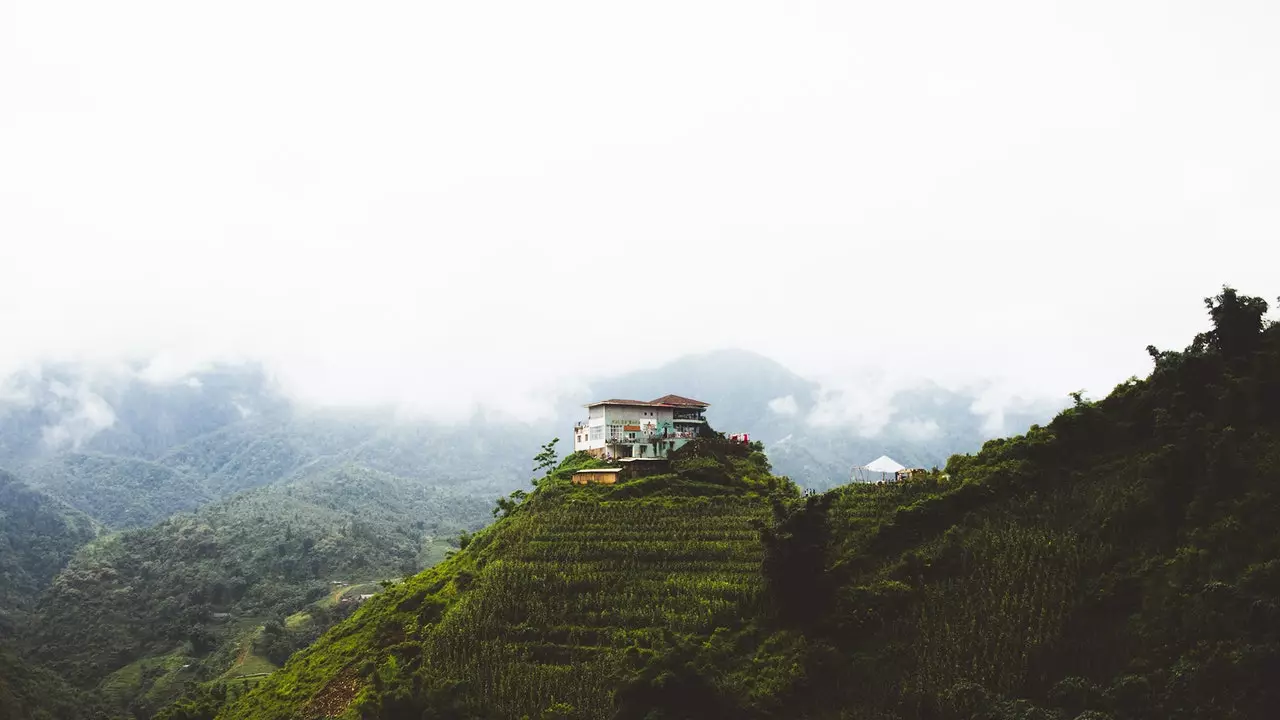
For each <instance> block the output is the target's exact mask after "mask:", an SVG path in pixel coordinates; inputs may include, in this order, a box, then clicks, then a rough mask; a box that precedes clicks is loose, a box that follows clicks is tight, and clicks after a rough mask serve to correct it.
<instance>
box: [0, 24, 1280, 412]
mask: <svg viewBox="0 0 1280 720" xmlns="http://www.w3.org/2000/svg"><path fill="white" fill-rule="evenodd" d="M1276 37H1280V6H1278V5H1277V4H1276V3H1274V2H1266V1H1258V2H1237V1H1234V0H1215V1H1214V2H1194V3H1193V2H1170V1H1168V0H1159V1H1151V2H1140V1H1134V0H1126V1H1125V2H1114V0H1112V1H1096V2H1095V1H1082V0H1073V1H1071V2H1063V3H1048V2H1031V1H1028V0H1010V1H1008V2H965V3H958V2H847V1H845V2H805V1H803V0H786V1H785V2H784V1H781V0H779V1H777V2H773V1H768V2H748V1H744V0H736V1H734V2H727V1H726V2H690V1H689V0H682V1H681V2H664V1H657V2H645V3H625V4H624V3H606V2H598V1H597V2H550V1H549V2H497V1H490V2H450V3H443V2H426V1H423V0H415V1H414V2H364V3H355V2H343V3H334V2H318V1H316V0H311V1H309V2H279V1H273V0H254V1H253V2H241V1H239V0H224V1H223V2H217V3H193V2H175V1H174V0H157V1H155V2H136V1H132V0H119V1H117V2H110V3H104V2H90V1H87V0H84V1H69V0H0V368H3V367H12V366H14V365H16V364H18V363H21V362H24V361H29V360H31V359H32V358H35V357H38V356H62V355H74V356H86V355H88V356H110V355H114V354H119V353H125V352H128V353H134V354H137V353H143V354H147V353H154V352H161V351H163V352H168V353H176V354H177V355H176V356H177V357H181V358H200V357H207V356H210V355H214V354H217V355H227V354H234V355H243V356H252V357H261V358H265V359H267V360H268V361H269V362H270V363H271V364H272V365H273V366H274V367H277V368H279V369H281V371H282V372H283V373H284V375H285V376H286V377H287V378H288V379H289V380H290V382H291V383H292V384H293V385H294V386H295V387H297V388H298V389H300V390H302V391H303V392H304V393H306V394H308V395H310V396H312V397H324V398H328V399H339V400H344V401H351V400H359V399H367V400H377V401H380V400H386V399H389V398H411V399H414V400H415V402H417V403H419V404H425V405H433V404H438V405H452V406H460V405H462V404H465V403H467V402H469V401H470V400H471V399H472V398H489V397H495V396H497V395H498V394H500V393H507V392H510V391H512V390H514V389H523V388H532V387H538V386H542V385H544V384H546V383H549V382H554V381H559V380H563V379H564V378H566V377H571V376H573V375H574V374H576V373H580V372H582V371H583V370H584V369H590V370H592V371H594V372H601V373H607V372H611V371H612V370H615V369H616V370H625V369H630V368H634V367H639V366H644V365H652V364H657V363H659V362H662V361H663V360H666V359H670V358H672V357H675V356H677V355H679V354H682V353H686V352H691V351H700V350H709V349H713V348H718V347H729V346H737V347H744V348H748V349H753V350H757V351H760V352H763V353H765V354H767V355H770V356H772V357H774V358H776V359H778V360H780V361H782V362H784V363H786V364H787V365H789V366H791V367H792V368H793V369H795V370H797V371H799V372H802V373H805V374H809V375H813V376H819V377H827V378H839V377H841V376H845V375H849V374H851V373H852V371H853V370H854V369H855V368H859V367H864V366H876V365H881V364H889V365H892V366H893V367H894V368H895V369H896V370H898V371H905V372H910V373H914V374H918V375H923V376H931V377H938V378H942V379H948V378H964V377H971V376H989V377H994V378H1000V379H1003V380H1007V381H1009V382H1012V383H1015V384H1018V385H1019V386H1022V387H1031V388H1035V389H1037V390H1040V391H1043V392H1045V393H1047V394H1050V395H1054V396H1061V395H1062V394H1063V393H1065V392H1066V391H1067V390H1073V389H1077V388H1081V387H1084V388H1088V389H1090V390H1091V391H1094V392H1095V393H1097V394H1102V393H1105V392H1106V391H1107V390H1108V389H1109V388H1110V387H1111V386H1113V385H1114V384H1115V383H1116V382H1118V381H1120V380H1122V379H1123V378H1125V377H1127V376H1129V375H1131V374H1145V373H1146V372H1147V370H1148V369H1149V366H1150V363H1149V360H1148V358H1147V357H1146V354H1145V352H1144V351H1143V347H1144V346H1146V345H1147V344H1148V343H1156V344H1158V345H1162V346H1166V347H1168V346H1176V347H1182V346H1183V345H1185V344H1186V343H1187V342H1188V341H1189V340H1190V338H1191V335H1192V334H1194V333H1195V332H1196V331H1198V330H1200V329H1202V327H1203V326H1204V325H1205V324H1206V318H1205V316H1204V313H1203V308H1202V306H1201V303H1200V298H1202V297H1203V296H1205V295H1208V294H1212V293H1213V292H1214V291H1215V290H1216V289H1217V288H1218V287H1219V286H1220V285H1221V284H1222V283H1223V282H1230V283H1232V284H1234V285H1235V286H1237V287H1238V288H1240V289H1241V290H1242V291H1245V292H1249V293H1251V294H1262V295H1264V296H1266V297H1267V298H1268V299H1269V300H1271V301H1274V300H1275V295H1276V294H1278V293H1280V280H1278V279H1277V278H1280V274H1278V273H1277V270H1276V269H1277V267H1280V202H1277V199H1278V198H1280V134H1278V131H1277V128H1280V43H1276V42H1275V38H1276Z"/></svg>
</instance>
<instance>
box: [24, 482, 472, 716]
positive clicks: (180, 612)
mask: <svg viewBox="0 0 1280 720" xmlns="http://www.w3.org/2000/svg"><path fill="white" fill-rule="evenodd" d="M490 506H491V504H490V503H489V502H486V501H483V500H480V499H478V498H474V497H471V496H467V495H461V494H458V493H456V492H453V491H451V490H447V489H441V488H436V487H431V486H428V485H425V484H423V483H419V482H416V481H410V480H405V479H403V478H397V477H394V476H390V475H385V474H383V473H378V472H376V471H372V470H368V469H365V468H360V467H355V466H347V467H342V468H339V469H337V470H331V471H324V472H320V473H317V474H316V475H312V476H307V477H305V478H303V479H301V480H298V481H294V482H290V483H285V484H280V485H274V486H271V487H268V488H262V489H259V490H256V491H251V492H247V493H243V494H241V495H237V496H235V497H234V498H232V499H230V500H227V501H224V502H221V503H217V504H214V505H210V506H208V507H205V508H203V509H201V510H200V511H198V512H197V513H195V514H191V515H177V516H175V517H173V518H171V519H169V520H166V521H165V522H163V523H160V524H158V525H155V526H153V527H149V528H144V529H138V530H131V531H127V532H124V533H120V534H116V535H111V536H107V537H105V538H103V539H102V540H100V541H98V542H95V543H93V544H91V545H90V546H88V547H87V548H85V549H84V550H82V551H81V552H80V553H79V554H77V555H76V557H75V558H74V559H73V560H72V561H71V562H70V564H69V565H68V566H67V567H66V568H65V569H64V570H62V572H61V573H60V574H58V576H57V578H56V579H55V580H54V582H53V584H52V587H51V588H50V589H49V591H48V592H47V594H46V595H45V597H44V598H43V599H42V600H41V602H40V603H39V605H38V607H37V609H36V612H34V613H33V617H32V624H31V627H30V628H28V629H27V631H26V632H25V633H24V638H23V639H24V640H25V641H26V645H27V646H28V648H29V649H30V652H29V658H30V659H31V660H34V661H38V662H41V663H45V664H47V666H48V667H50V668H51V669H53V670H55V671H57V672H59V673H60V674H61V675H62V676H63V677H64V678H66V679H67V680H69V681H71V682H72V683H74V684H76V685H79V686H80V687H82V688H84V689H86V690H88V689H93V688H95V687H97V688H98V689H99V690H100V691H101V692H102V694H103V695H104V697H106V699H107V700H108V701H109V702H113V703H114V704H115V705H117V706H118V707H120V708H121V709H123V708H124V707H127V706H129V705H131V704H139V703H140V705H139V707H140V709H142V710H144V711H145V710H147V709H148V708H150V709H154V708H155V707H156V704H158V703H162V702H165V701H168V700H172V698H173V697H174V696H176V695H177V694H178V693H180V692H181V690H182V686H183V683H185V682H188V681H193V682H194V681H197V680H200V679H209V678H212V677H217V676H218V675H220V674H222V673H223V672H225V671H226V670H227V668H228V667H229V666H231V665H234V664H241V663H243V661H244V659H245V658H244V657H240V656H239V655H238V653H239V651H240V650H241V649H243V650H244V651H245V652H250V651H254V652H256V651H257V650H260V651H261V652H260V654H262V655H266V656H271V657H274V658H276V659H277V660H278V661H283V660H284V659H286V658H287V657H288V655H289V654H290V652H292V650H294V649H296V648H297V647H299V646H301V645H304V644H306V642H308V641H309V640H311V639H314V634H312V635H310V636H308V634H307V633H308V632H313V630H312V628H313V627H314V626H315V623H310V625H309V626H308V627H303V628H294V629H296V630H298V632H296V633H285V632H283V631H280V632H278V633H276V635H275V636H273V637H269V638H262V637H259V633H260V631H263V630H266V631H270V630H271V629H272V628H276V627H282V626H283V625H284V624H285V620H286V618H288V617H289V616H290V615H292V614H294V613H295V612H297V611H299V610H301V609H303V607H304V606H306V605H308V604H309V603H313V602H315V601H317V600H320V599H323V598H325V597H326V596H328V595H329V594H330V593H331V592H332V590H333V583H334V582H335V581H338V582H346V583H351V582H357V581H369V580H373V581H377V580H382V579H389V578H398V577H402V576H404V575H406V574H412V573H415V572H417V571H419V570H421V569H422V568H423V567H426V566H427V565H428V564H430V563H431V562H433V560H434V558H435V556H436V554H437V550H436V548H437V547H438V540H435V538H439V537H441V536H450V537H452V536H456V534H457V533H458V531H459V530H460V529H463V528H475V527H477V526H478V525H479V524H480V523H481V522H482V520H483V518H485V517H487V516H488V510H489V508H490ZM313 615H316V617H317V618H320V614H319V613H313ZM322 619H323V620H324V621H325V622H328V623H332V622H336V621H337V620H338V619H340V618H338V617H333V616H325V617H324V618H322ZM321 624H323V623H321ZM321 629H323V628H321ZM255 648H256V649H255ZM271 667H273V666H270V667H268V668H267V669H268V670H269V669H271Z"/></svg>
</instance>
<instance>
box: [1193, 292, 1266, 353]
mask: <svg viewBox="0 0 1280 720" xmlns="http://www.w3.org/2000/svg"><path fill="white" fill-rule="evenodd" d="M1204 304H1205V307H1206V308H1207V309H1208V310H1209V317H1210V318H1211V319H1212V320H1213V329H1212V330H1210V331H1208V332H1205V333H1201V334H1199V335H1197V336H1196V344H1197V345H1202V346H1203V345H1208V346H1209V347H1211V348H1213V349H1214V350H1217V351H1218V352H1220V353H1222V354H1223V355H1224V356H1226V357H1239V356H1241V355H1244V354H1246V353H1249V352H1251V351H1253V350H1255V349H1256V348H1257V347H1258V344H1259V342H1260V341H1261V339H1262V330H1263V328H1264V327H1265V326H1266V323H1265V322H1264V319H1263V316H1264V315H1266V314H1267V301H1266V300H1263V299H1262V298H1260V297H1251V296H1249V295H1240V294H1239V293H1237V292H1236V290H1235V288H1232V287H1230V286H1227V285H1223V286H1222V292H1221V293H1220V294H1218V295H1215V296H1213V297H1208V298H1205V299H1204Z"/></svg>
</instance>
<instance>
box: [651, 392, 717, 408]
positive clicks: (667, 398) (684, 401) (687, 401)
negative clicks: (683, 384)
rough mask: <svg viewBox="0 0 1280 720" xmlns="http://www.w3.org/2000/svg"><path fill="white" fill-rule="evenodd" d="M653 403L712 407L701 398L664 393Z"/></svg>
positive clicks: (652, 403)
mask: <svg viewBox="0 0 1280 720" xmlns="http://www.w3.org/2000/svg"><path fill="white" fill-rule="evenodd" d="M650 404H651V405H674V406H676V407H711V406H710V405H707V404H706V403H704V402H702V401H701V400H694V399H692V398H687V397H681V396H679V395H663V396H662V397H660V398H658V399H657V400H652V401H650Z"/></svg>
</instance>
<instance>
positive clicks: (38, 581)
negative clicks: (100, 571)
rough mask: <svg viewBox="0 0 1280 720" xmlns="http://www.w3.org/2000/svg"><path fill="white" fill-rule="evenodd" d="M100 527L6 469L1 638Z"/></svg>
mask: <svg viewBox="0 0 1280 720" xmlns="http://www.w3.org/2000/svg"><path fill="white" fill-rule="evenodd" d="M97 532H98V530H97V527H96V526H95V525H94V523H93V522H92V521H91V520H89V518H87V517H85V516H84V515H81V514H80V513H78V512H76V511H75V510H72V509H71V508H69V507H67V506H65V505H63V504H62V503H60V502H58V501H56V500H54V499H52V498H50V497H48V496H46V495H44V494H43V493H40V492H36V491H35V490H32V489H31V488H29V487H27V486H26V485H24V484H23V483H22V482H21V481H19V480H18V478H16V477H14V476H13V475H11V474H9V473H7V472H4V471H3V470H0V637H4V636H6V635H10V634H11V633H12V628H10V627H8V625H9V623H10V622H13V621H14V619H13V618H10V617H7V616H8V615H10V614H12V613H23V612H24V611H26V610H29V609H30V608H31V606H32V605H34V603H35V600H36V598H37V597H39V595H40V593H41V592H43V591H44V589H45V588H46V587H48V585H49V583H50V582H52V581H53V578H54V576H55V575H57V574H58V572H59V571H61V570H62V568H63V566H65V565H66V564H67V561H69V560H70V559H71V556H72V555H74V554H75V552H76V550H78V549H79V548H80V546H81V545H84V544H85V543H87V542H89V541H90V540H92V539H93V538H94V537H95V536H96V534H97Z"/></svg>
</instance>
